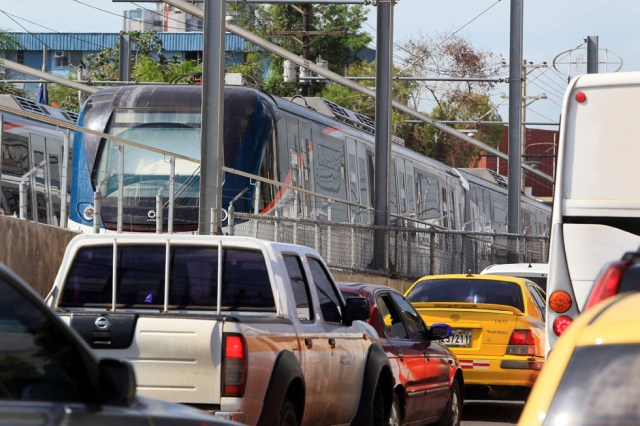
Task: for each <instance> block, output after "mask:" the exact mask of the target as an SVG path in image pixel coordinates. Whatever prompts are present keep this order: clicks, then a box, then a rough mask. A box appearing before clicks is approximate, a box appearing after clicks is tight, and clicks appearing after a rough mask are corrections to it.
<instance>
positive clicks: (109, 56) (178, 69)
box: [86, 31, 201, 83]
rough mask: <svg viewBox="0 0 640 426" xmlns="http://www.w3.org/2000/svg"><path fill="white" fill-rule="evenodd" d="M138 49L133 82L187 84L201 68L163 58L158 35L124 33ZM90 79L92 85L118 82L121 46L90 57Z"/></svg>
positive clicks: (198, 65) (189, 63) (134, 32)
mask: <svg viewBox="0 0 640 426" xmlns="http://www.w3.org/2000/svg"><path fill="white" fill-rule="evenodd" d="M121 34H127V35H129V37H130V43H131V44H132V45H134V46H135V49H134V51H133V56H132V58H131V78H132V79H134V80H137V81H140V82H173V83H177V82H181V81H187V80H189V79H190V78H192V76H193V75H194V74H196V73H197V71H201V65H200V64H198V63H197V62H195V61H185V62H180V61H179V59H178V58H177V57H170V58H169V57H166V56H165V55H163V54H162V51H163V48H162V40H161V39H160V37H158V34H157V33H156V32H155V31H144V32H141V31H130V32H122V33H121ZM86 60H87V62H88V66H87V78H88V79H89V80H93V81H115V80H118V78H119V65H120V43H119V42H118V43H116V45H115V46H113V47H109V48H106V49H104V50H102V51H100V52H98V53H95V54H91V55H88V56H87V57H86Z"/></svg>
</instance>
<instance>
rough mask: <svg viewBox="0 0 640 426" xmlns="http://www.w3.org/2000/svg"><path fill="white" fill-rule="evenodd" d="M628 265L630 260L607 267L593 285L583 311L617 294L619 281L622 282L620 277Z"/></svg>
mask: <svg viewBox="0 0 640 426" xmlns="http://www.w3.org/2000/svg"><path fill="white" fill-rule="evenodd" d="M629 265H631V260H619V261H616V262H611V263H610V264H609V265H607V267H606V268H605V269H604V270H603V271H602V273H601V274H600V276H599V278H598V279H597V280H596V283H595V284H594V285H593V289H592V290H591V294H589V297H588V298H587V303H585V305H584V311H586V310H587V309H589V308H591V307H593V306H595V305H597V304H598V303H599V302H602V301H603V300H605V299H608V298H610V297H612V296H615V295H616V294H618V289H619V288H620V281H622V277H623V276H624V273H625V271H626V270H627V268H628V267H629Z"/></svg>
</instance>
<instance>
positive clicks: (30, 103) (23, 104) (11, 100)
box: [0, 94, 78, 124]
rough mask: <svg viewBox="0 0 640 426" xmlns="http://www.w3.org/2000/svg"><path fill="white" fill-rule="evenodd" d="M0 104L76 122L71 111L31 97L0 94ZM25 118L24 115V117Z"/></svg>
mask: <svg viewBox="0 0 640 426" xmlns="http://www.w3.org/2000/svg"><path fill="white" fill-rule="evenodd" d="M0 104H1V105H3V106H6V107H9V108H13V109H18V110H20V111H25V112H30V113H35V114H38V115H41V116H42V117H48V118H54V119H56V120H61V121H66V122H67V123H71V124H76V123H77V121H78V114H77V113H75V112H73V111H67V110H64V109H58V108H54V107H52V106H50V105H45V104H40V103H38V102H36V101H34V100H33V99H29V98H23V97H22V96H16V95H6V94H4V95H0ZM25 118H26V117H25Z"/></svg>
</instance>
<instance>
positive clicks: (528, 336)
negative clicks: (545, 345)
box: [507, 330, 536, 355]
mask: <svg viewBox="0 0 640 426" xmlns="http://www.w3.org/2000/svg"><path fill="white" fill-rule="evenodd" d="M507 354H509V355H535V354H536V343H535V339H534V338H533V333H531V330H513V333H511V338H510V339H509V345H508V346H507Z"/></svg>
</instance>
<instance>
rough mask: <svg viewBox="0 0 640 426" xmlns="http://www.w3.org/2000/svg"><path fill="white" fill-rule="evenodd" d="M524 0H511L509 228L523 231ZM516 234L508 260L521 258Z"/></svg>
mask: <svg viewBox="0 0 640 426" xmlns="http://www.w3.org/2000/svg"><path fill="white" fill-rule="evenodd" d="M522 2H523V0H511V31H510V47H509V188H508V192H507V195H508V204H507V210H508V214H507V216H508V226H507V232H509V233H511V234H519V233H520V162H521V157H520V156H521V154H522V153H521V152H520V138H521V132H520V129H521V128H520V123H521V122H522V116H521V113H522V23H523V7H522ZM517 243H518V242H517V240H516V239H515V238H509V247H508V254H507V261H508V262H510V263H516V262H518V261H519V260H518V258H519V256H518V247H517Z"/></svg>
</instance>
